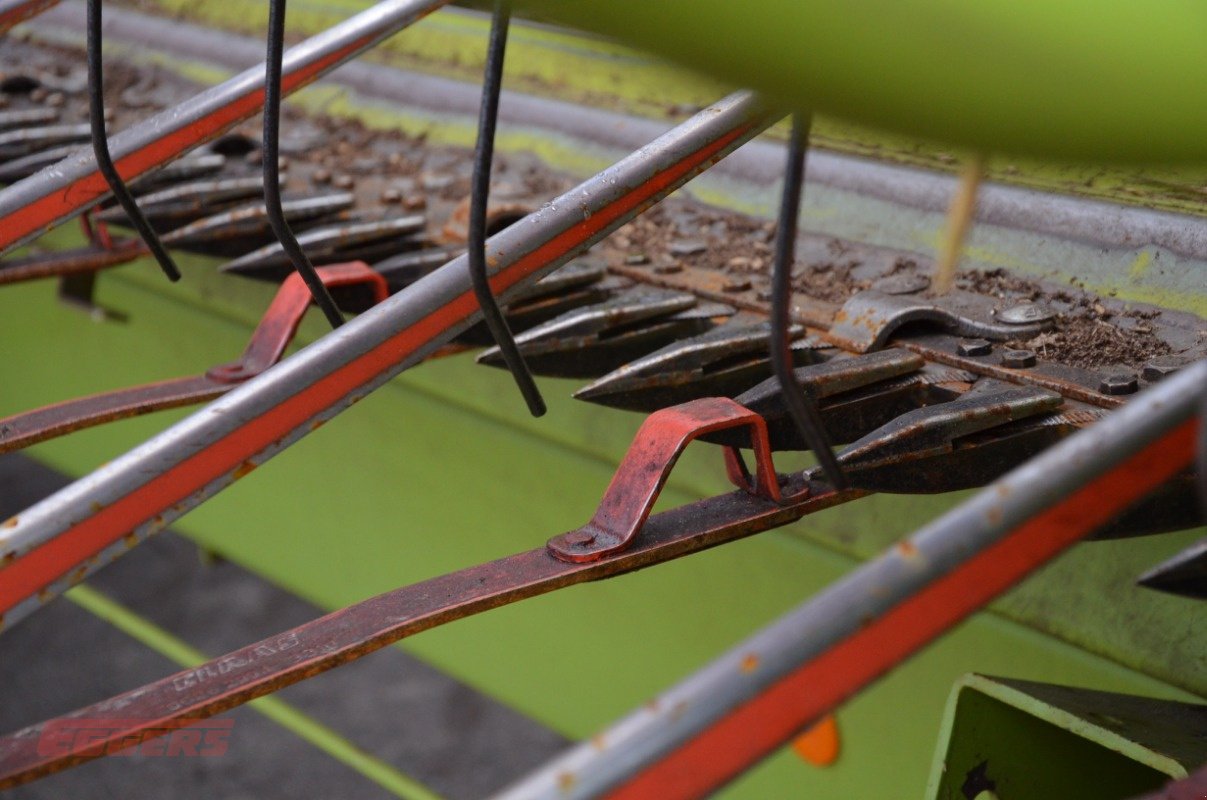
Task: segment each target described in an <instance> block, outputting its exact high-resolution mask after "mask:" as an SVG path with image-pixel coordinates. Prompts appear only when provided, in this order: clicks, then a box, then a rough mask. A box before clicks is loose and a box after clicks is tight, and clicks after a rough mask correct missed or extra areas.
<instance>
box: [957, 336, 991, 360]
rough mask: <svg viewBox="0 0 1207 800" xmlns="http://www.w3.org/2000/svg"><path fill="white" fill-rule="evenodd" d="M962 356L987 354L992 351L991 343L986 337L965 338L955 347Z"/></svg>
mask: <svg viewBox="0 0 1207 800" xmlns="http://www.w3.org/2000/svg"><path fill="white" fill-rule="evenodd" d="M956 352H958V353H959V354H960V355H962V356H987V355H989V354H990V353H992V352H993V345H992V344H990V343H989V340H988V339H965V340H964V341H962V342H960V344H959V347H957V348H956Z"/></svg>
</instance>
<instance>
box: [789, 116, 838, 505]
mask: <svg viewBox="0 0 1207 800" xmlns="http://www.w3.org/2000/svg"><path fill="white" fill-rule="evenodd" d="M812 124H813V116H812V115H811V114H805V113H799V112H798V113H796V114H793V115H792V133H791V135H790V138H789V140H788V164H787V167H786V168H785V170H784V194H783V196H782V197H781V198H780V215H779V222H778V223H777V226H776V233H775V266H774V268H773V271H772V279H771V365H772V367H773V368H774V369H775V376H776V378H777V379H778V380H779V383H780V391H781V392H782V393H783V396H784V404H785V405H786V406H787V408H788V413H789V414H790V415H791V417H792V419H793V421H794V422H795V423H796V426H797V427H798V428H800V432H801V435H802V436H803V437H804V439H805V441H806V442H808V443H809V449H810V450H812V451H813V453H814V455H815V456H816V457H817V460H818V461H819V462H821V467H822V470H823V471H824V472H825V475H826V478H827V479H828V480H829V481H830V483H831V484H832V485H833V486H834V488H835V489H840V490H841V489H846V488H847V486H848V483H847V478H846V475H845V474H844V473H843V471H842V467H840V466H839V465H838V459H836V458H835V457H834V451H833V450H831V449H830V442H829V440H828V438H827V437H826V431H825V427H824V426H823V424H822V421H821V415H820V414H818V413H817V408H816V407H815V406H814V404H813V402H812V401H811V400H810V399H809V397H808V396H807V395H806V394H805V392H804V390H803V389H801V387H800V384H799V383H797V382H796V376H795V374H794V372H793V369H794V366H795V365H794V364H793V362H792V339H791V336H790V333H789V331H790V328H791V326H792V320H791V319H790V316H789V305H790V304H791V302H792V266H793V263H794V262H795V261H796V229H797V226H798V224H799V220H800V200H801V188H802V185H803V184H804V178H805V150H806V148H807V147H808V145H809V128H810V127H811V126H812Z"/></svg>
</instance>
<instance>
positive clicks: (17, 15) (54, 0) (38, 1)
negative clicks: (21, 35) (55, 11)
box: [0, 0, 59, 33]
mask: <svg viewBox="0 0 1207 800" xmlns="http://www.w3.org/2000/svg"><path fill="white" fill-rule="evenodd" d="M58 4H59V0H31V1H30V2H26V3H23V4H22V5H19V6H16V7H15V8H10V9H9V10H8V11H7V12H5V13H3V14H0V33H7V32H8V31H9V29H11V28H12V27H13V26H15V25H18V24H20V23H22V22H24V21H25V20H27V19H30V18H32V17H36V16H37V15H38V14H41V13H42V12H43V11H45V10H46V9H48V8H50V7H51V6H57V5H58Z"/></svg>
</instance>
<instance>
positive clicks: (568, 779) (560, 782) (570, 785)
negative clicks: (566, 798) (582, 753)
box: [557, 772, 578, 793]
mask: <svg viewBox="0 0 1207 800" xmlns="http://www.w3.org/2000/svg"><path fill="white" fill-rule="evenodd" d="M577 783H578V777H577V776H576V775H575V774H574V773H573V772H562V773H559V774H558V776H557V788H558V789H560V790H561V791H563V792H567V793H568V792H570V791H571V790H572V789H574V786H575V784H577Z"/></svg>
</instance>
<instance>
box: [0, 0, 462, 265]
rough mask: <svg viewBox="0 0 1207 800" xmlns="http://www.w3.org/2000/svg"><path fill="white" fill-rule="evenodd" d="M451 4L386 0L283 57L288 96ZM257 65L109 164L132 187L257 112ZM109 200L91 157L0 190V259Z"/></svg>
mask: <svg viewBox="0 0 1207 800" xmlns="http://www.w3.org/2000/svg"><path fill="white" fill-rule="evenodd" d="M448 1H449V0H384V2H381V3H378V4H377V5H375V6H373V7H372V8H370V9H367V10H366V11H362V12H361V13H360V14H357V15H356V16H354V17H351V18H349V19H348V20H346V21H344V22H342V23H340V24H339V25H336V26H334V27H332V28H330V29H328V30H326V31H324V32H323V33H320V34H318V35H316V36H312V37H311V38H309V39H307V40H306V41H304V42H302V43H301V44H299V45H297V46H295V47H292V48H290V49H289V51H288V52H286V53H285V57H284V66H283V76H284V80H283V86H282V92H284V93H286V94H288V93H290V92H293V91H295V90H297V89H299V88H301V87H302V86H305V85H306V84H308V83H310V82H311V81H313V80H315V79H316V78H318V77H319V76H321V75H323V74H324V73H326V72H330V71H331V70H332V69H334V68H335V67H337V66H339V65H340V64H342V63H344V62H345V61H347V60H348V59H350V58H352V57H354V56H355V55H357V54H358V53H361V52H363V51H364V50H367V49H368V48H370V47H373V46H374V45H376V44H377V43H378V42H380V41H381V40H383V39H385V38H386V37H388V36H391V35H392V34H394V33H397V32H398V31H400V30H402V29H403V28H405V27H407V26H408V25H410V24H412V23H414V22H417V21H418V20H420V19H422V18H423V17H425V16H427V15H428V14H430V13H431V12H433V11H435V10H436V9H438V8H440V7H441V6H443V5H445V4H447V3H448ZM263 93H264V65H263V64H260V65H257V66H255V67H252V68H251V69H248V70H246V71H244V72H242V73H240V74H239V75H236V76H235V77H233V78H231V79H230V80H228V81H226V82H225V83H222V84H219V85H218V86H215V87H213V88H211V89H207V90H206V91H204V92H201V93H200V94H198V95H197V96H196V97H193V98H192V99H191V100H187V101H185V102H184V103H181V104H180V105H178V106H176V107H175V108H170V109H168V110H166V111H163V112H161V113H159V114H156V115H155V116H153V117H151V118H150V119H148V120H145V121H144V122H141V123H139V124H137V125H135V126H134V127H132V128H129V129H127V130H125V131H122V132H121V133H118V134H116V135H114V136H113V137H111V138H110V140H109V146H110V150H111V151H112V153H113V160H114V161H115V162H116V163H117V164H118V167H119V169H120V170H121V173H122V177H124V178H125V179H126V180H132V179H133V178H135V177H137V176H138V175H141V174H143V173H144V172H147V171H148V170H151V169H153V168H155V167H157V166H159V165H161V164H165V163H167V162H169V161H171V160H172V159H174V158H176V157H178V156H180V155H182V154H183V153H185V152H187V151H188V150H189V149H191V148H193V147H196V146H197V145H199V144H202V143H204V142H206V141H208V140H210V139H212V138H214V137H216V136H218V135H219V134H221V133H222V132H223V131H225V130H227V129H228V128H230V127H231V126H232V125H234V124H235V123H237V122H240V121H241V120H244V119H247V118H248V117H251V116H252V115H254V114H256V113H257V112H259V111H260V108H261V106H262V104H263ZM108 195H109V191H108V186H107V185H106V183H105V181H104V178H103V177H102V176H101V174H100V172H99V171H98V170H97V165H96V159H95V157H94V156H93V155H92V154H91V153H80V154H77V155H74V156H71V157H69V158H66V159H64V160H63V161H61V162H59V163H58V164H54V165H52V166H50V167H48V168H46V169H45V170H43V171H41V172H39V173H37V174H35V175H31V176H30V177H28V178H26V179H25V180H22V181H20V182H18V183H15V184H13V185H12V186H9V187H8V188H6V189H4V190H3V191H0V255H2V254H3V253H5V252H8V251H9V250H11V249H12V248H14V247H17V246H19V245H21V244H23V243H25V242H28V241H29V240H30V239H33V238H34V237H36V236H38V235H39V234H41V233H42V232H43V231H45V230H47V229H48V228H50V227H52V226H54V225H56V224H57V223H59V222H62V221H63V220H65V219H70V218H71V217H72V216H74V215H76V214H78V213H80V212H82V211H85V210H87V209H88V208H90V207H92V206H93V205H95V204H96V203H98V202H100V201H101V200H103V199H104V198H105V197H107V196H108Z"/></svg>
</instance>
